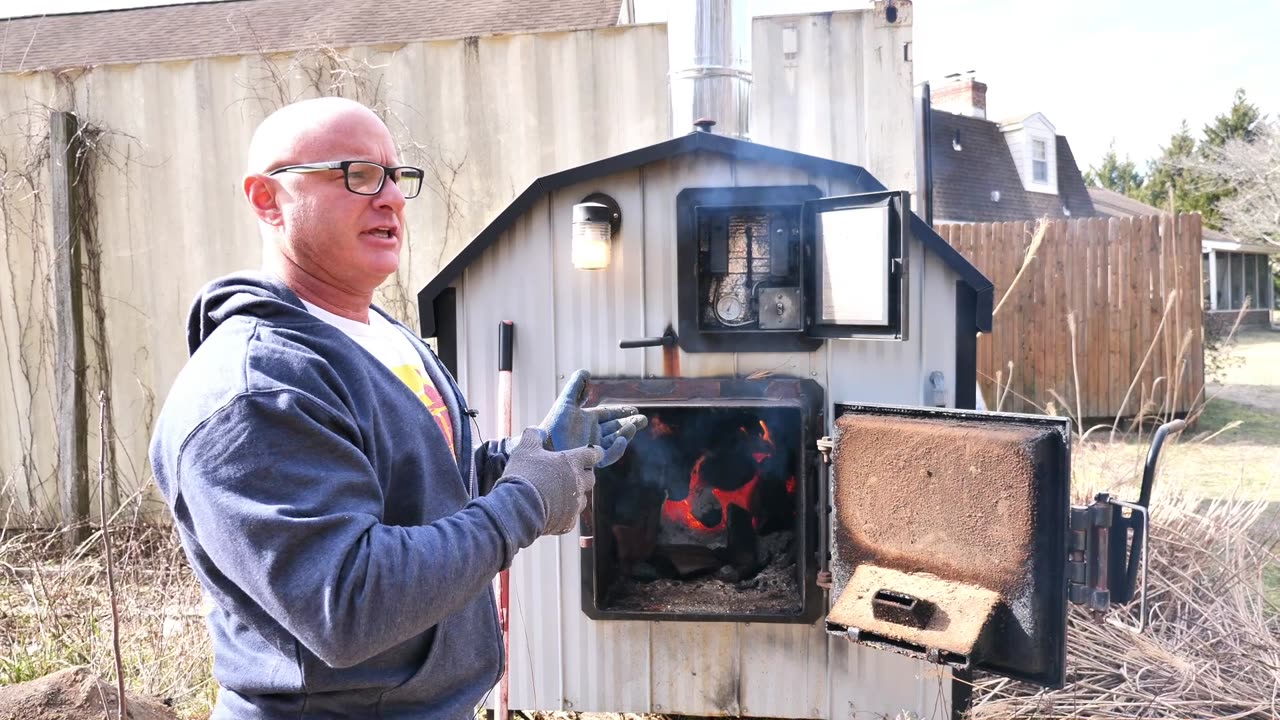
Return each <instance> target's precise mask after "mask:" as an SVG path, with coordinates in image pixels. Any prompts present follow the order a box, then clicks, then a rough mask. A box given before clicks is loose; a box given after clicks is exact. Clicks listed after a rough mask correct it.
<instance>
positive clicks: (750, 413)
mask: <svg viewBox="0 0 1280 720" xmlns="http://www.w3.org/2000/svg"><path fill="white" fill-rule="evenodd" d="M588 267H589V268H592V269H585V268H588ZM991 295H992V288H991V283H990V282H989V281H988V280H987V279H986V278H984V277H983V276H982V274H981V273H979V272H978V271H977V270H975V269H974V268H973V266H972V265H970V264H969V263H968V262H967V261H965V259H964V258H963V257H961V256H960V255H959V254H958V253H956V252H955V251H954V250H953V249H952V248H951V247H949V246H948V245H947V244H946V243H945V242H944V241H943V240H942V239H941V238H940V237H939V236H938V235H937V234H936V233H935V232H934V231H933V230H932V229H931V228H930V227H928V226H927V225H926V224H925V223H924V222H922V221H921V220H920V219H919V218H918V217H916V216H915V215H914V214H913V213H912V212H911V211H910V197H909V195H908V194H907V193H904V192H897V191H890V190H886V189H885V188H884V187H883V186H882V185H880V184H879V183H878V182H877V181H876V180H875V179H874V178H873V177H872V176H871V175H870V174H869V173H867V172H866V171H865V170H863V169H862V168H858V167H855V166H851V165H846V164H843V163H837V162H833V161H830V160H825V159H821V158H816V157H811V156H807V155H801V154H798V153H794V152H790V151H786V150H780V149H778V148H772V147H769V146H765V145H760V144H755V143H750V142H746V141H743V140H737V139H734V138H729V137H725V136H721V135H718V134H714V133H711V132H706V131H705V129H704V130H700V131H695V132H692V133H690V134H688V135H683V136H680V137H677V138H674V139H672V140H668V141H665V142H662V143H659V144H657V145H652V146H649V147H646V148H641V149H639V150H635V151H632V152H629V153H626V154H623V155H619V156H615V157H611V158H606V159H604V160H600V161H597V162H594V163H590V164H588V165H584V166H581V167H577V168H573V169H570V170H566V171H563V172H560V173H556V174H554V175H549V176H547V177H544V178H541V179H539V180H537V181H535V182H534V183H533V185H532V186H531V187H530V188H529V190H527V191H526V192H525V193H523V194H522V195H520V196H519V197H518V198H517V199H516V200H515V201H514V202H513V203H512V204H511V205H510V206H509V207H507V208H506V209H505V210H504V211H503V212H502V213H500V214H499V215H498V217H497V218H496V219H495V220H494V221H493V223H491V224H490V226H489V227H488V228H486V229H485V230H484V231H483V232H482V233H481V234H480V235H479V236H477V237H476V239H475V240H474V241H473V242H472V243H471V244H470V245H469V246H467V247H466V248H465V249H464V250H463V251H462V252H461V253H460V254H459V255H458V256H457V257H456V258H455V259H454V260H453V261H452V262H451V263H449V265H448V266H446V267H445V269H444V270H442V271H441V272H440V273H439V274H438V275H437V276H436V277H435V278H434V279H433V280H431V282H429V283H428V284H427V286H426V287H424V288H423V290H422V291H421V292H420V293H419V308H420V311H421V316H422V318H423V325H424V333H423V334H424V335H425V336H428V337H434V338H435V342H436V345H437V348H438V351H439V354H440V356H441V358H442V359H443V360H444V362H445V363H446V364H447V365H449V366H450V368H451V369H453V370H454V372H455V374H456V375H457V376H458V377H459V378H460V379H461V381H462V384H463V389H464V392H465V393H466V394H467V397H468V401H469V403H470V404H471V407H473V408H477V409H478V410H479V416H478V417H477V419H476V420H477V424H478V426H479V428H480V434H481V435H482V436H484V437H492V436H493V435H494V434H495V433H496V432H497V427H496V425H495V423H494V420H493V415H492V414H486V408H495V407H497V406H498V400H499V398H498V397H497V394H496V390H495V388H496V386H497V383H495V382H494V378H496V377H497V375H498V363H497V358H498V344H497V333H496V332H493V331H492V330H491V329H493V328H496V327H497V326H498V324H499V323H500V322H501V321H508V320H509V321H511V322H513V323H514V326H515V328H516V330H515V344H514V362H513V371H512V378H513V381H512V394H511V407H512V414H513V422H514V424H515V427H516V428H517V429H518V428H519V427H523V426H526V425H530V424H534V423H536V422H538V420H539V419H540V418H541V417H542V414H543V413H545V411H546V408H547V407H549V406H550V404H551V402H552V401H553V400H554V399H555V397H556V395H557V394H558V393H559V391H560V389H561V386H562V385H563V383H564V381H565V380H566V378H567V377H568V376H569V375H570V374H572V372H573V371H574V370H576V369H577V368H580V367H583V368H587V369H588V370H590V371H591V373H592V375H593V380H592V384H591V397H590V399H589V402H591V403H602V404H633V405H637V406H638V407H640V409H641V410H642V411H643V412H645V413H646V414H647V415H649V417H650V419H651V422H650V424H649V426H648V427H647V428H646V429H645V430H643V431H642V432H641V433H640V434H639V435H638V436H637V438H636V440H635V442H634V443H633V444H632V446H631V447H630V448H629V449H628V451H627V453H626V454H625V456H624V458H623V459H622V460H621V461H620V462H618V463H616V464H615V465H612V466H610V467H608V468H604V469H601V470H599V471H598V472H597V485H596V491H595V494H594V496H593V499H592V504H591V506H590V507H589V509H588V511H587V512H586V513H585V514H584V516H583V518H582V523H581V527H580V529H579V531H578V532H577V533H571V534H570V535H568V536H565V537H558V538H545V539H542V540H539V541H538V542H537V543H535V544H534V546H532V547H531V548H529V549H527V550H525V551H523V552H522V553H521V554H520V555H519V556H518V557H517V559H516V562H515V565H514V566H513V568H512V574H511V583H512V588H513V597H512V608H511V615H510V620H511V624H512V630H511V643H512V647H511V652H510V675H509V677H510V683H511V687H510V692H511V707H514V708H522V709H539V710H548V709H573V710H584V711H612V712H655V713H665V714H671V713H677V714H689V715H717V714H731V715H755V716H768V717H797V718H799V717H805V718H808V717H846V716H849V714H850V713H851V712H853V713H863V712H871V713H885V714H888V715H889V716H890V717H892V716H893V715H895V714H897V713H899V712H901V711H904V710H907V711H911V712H914V713H916V715H917V716H918V717H938V716H940V715H939V713H940V712H941V716H945V715H947V714H949V712H950V709H951V708H952V706H953V705H954V706H959V705H962V704H963V702H962V698H961V696H960V690H959V689H958V688H960V687H961V686H960V685H957V689H953V687H952V684H951V682H950V673H951V671H952V670H954V669H956V668H964V669H966V670H969V669H980V670H986V671H990V672H995V673H1000V674H1003V675H1007V676H1009V677H1015V678H1020V679H1024V680H1028V681H1031V682H1036V683H1040V684H1044V685H1056V684H1059V683H1061V682H1062V680H1063V675H1064V659H1065V642H1066V640H1065V632H1066V609H1067V603H1068V599H1069V597H1070V599H1072V600H1075V601H1080V602H1084V603H1086V604H1090V605H1091V606H1093V607H1103V606H1105V604H1106V601H1107V600H1108V599H1109V597H1114V596H1115V595H1120V596H1122V597H1121V598H1120V599H1127V597H1124V593H1123V592H1122V591H1123V589H1124V588H1123V587H1121V586H1120V585H1115V584H1113V583H1111V582H1110V581H1109V578H1108V573H1107V572H1103V570H1102V568H1101V565H1103V564H1106V563H1103V562H1100V561H1102V560H1105V561H1107V562H1109V564H1110V568H1111V570H1112V572H1111V575H1115V574H1116V572H1121V573H1122V574H1123V572H1127V571H1128V570H1129V569H1130V566H1131V565H1132V563H1133V561H1134V560H1135V557H1136V556H1134V555H1132V554H1130V553H1129V552H1128V551H1127V543H1125V542H1120V541H1117V542H1114V543H1110V544H1109V545H1108V544H1106V539H1107V536H1106V530H1107V527H1106V526H1107V525H1109V524H1111V523H1112V520H1113V519H1115V520H1116V521H1117V522H1119V523H1120V524H1121V525H1124V523H1129V522H1133V523H1136V522H1137V520H1133V519H1130V518H1128V516H1127V514H1116V513H1117V512H1118V510H1119V508H1117V507H1116V506H1115V505H1114V504H1110V503H1107V502H1102V501H1100V503H1098V504H1096V505H1097V507H1093V508H1077V509H1075V510H1073V509H1072V508H1071V507H1070V506H1069V496H1068V483H1069V478H1070V450H1071V444H1070V438H1071V433H1070V428H1069V424H1068V421H1067V420H1065V419H1060V418H1050V417H1033V416H1019V415H1007V414H996V413H983V412H976V411H973V410H970V409H967V408H972V407H974V401H975V386H976V335H977V333H980V332H986V331H989V330H990V322H991V307H992V297H991ZM1134 517H1135V518H1136V517H1138V516H1137V515H1135V516H1134ZM1127 528H1128V526H1125V532H1126V533H1127V532H1129V530H1128V529H1127ZM1124 537H1126V538H1127V534H1126V535H1125V536H1124ZM1120 568H1123V570H1118V569H1120ZM886 650H887V651H889V652H885V651H886ZM953 701H955V702H953ZM939 708H944V709H945V710H944V711H940V710H939Z"/></svg>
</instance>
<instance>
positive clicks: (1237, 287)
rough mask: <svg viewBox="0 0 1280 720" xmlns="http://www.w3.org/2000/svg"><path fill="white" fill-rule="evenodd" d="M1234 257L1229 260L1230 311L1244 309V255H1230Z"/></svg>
mask: <svg viewBox="0 0 1280 720" xmlns="http://www.w3.org/2000/svg"><path fill="white" fill-rule="evenodd" d="M1232 255H1235V257H1233V258H1231V309H1232V310H1239V309H1240V308H1242V307H1244V296H1245V292H1246V291H1245V287H1244V258H1245V256H1244V255H1241V254H1239V253H1232Z"/></svg>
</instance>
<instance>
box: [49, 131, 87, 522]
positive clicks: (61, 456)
mask: <svg viewBox="0 0 1280 720" xmlns="http://www.w3.org/2000/svg"><path fill="white" fill-rule="evenodd" d="M79 127H80V125H79V121H78V120H77V119H76V116H75V115H74V114H73V113H69V112H52V113H50V115H49V176H50V180H51V183H50V185H51V189H52V193H51V196H52V205H53V241H54V273H53V288H54V290H53V292H54V314H55V316H56V318H57V332H56V340H55V345H54V377H55V380H56V383H57V424H58V428H57V433H58V500H59V504H60V506H61V510H62V522H63V524H64V525H65V526H66V527H67V531H66V534H65V537H64V539H65V541H66V542H67V543H68V544H69V545H74V544H76V543H79V542H81V541H82V540H84V539H85V538H86V537H88V531H89V528H88V527H87V526H86V525H85V524H84V521H85V520H86V519H88V517H89V475H88V465H89V428H88V423H89V416H88V409H87V408H86V406H85V388H84V380H85V348H84V305H83V291H82V287H83V286H82V284H81V248H80V234H81V233H80V232H79V228H78V224H79V222H80V212H81V208H79V207H77V202H76V195H75V193H74V192H72V189H73V188H74V187H75V184H76V183H77V182H78V181H79V178H78V177H77V175H78V173H77V161H76V160H77V154H78V152H79V150H80V147H79V146H80V141H79Z"/></svg>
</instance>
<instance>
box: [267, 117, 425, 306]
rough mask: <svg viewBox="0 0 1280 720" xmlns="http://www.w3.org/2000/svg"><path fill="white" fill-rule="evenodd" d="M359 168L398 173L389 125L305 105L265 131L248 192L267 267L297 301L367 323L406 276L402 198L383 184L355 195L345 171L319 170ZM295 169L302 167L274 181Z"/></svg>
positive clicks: (269, 121)
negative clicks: (384, 288) (395, 280)
mask: <svg viewBox="0 0 1280 720" xmlns="http://www.w3.org/2000/svg"><path fill="white" fill-rule="evenodd" d="M356 161H362V162H368V163H376V164H378V165H381V166H383V167H396V166H399V157H398V152H397V150H396V145H395V140H394V138H392V137H391V133H390V132H389V131H388V130H387V126H386V125H385V124H383V122H382V120H380V119H379V118H378V116H377V115H374V114H373V112H371V111H370V110H369V109H368V108H366V107H365V106H363V105H361V104H360V103H357V102H353V101H351V100H344V99H342V98H319V99H316V100H304V101H302V102H297V103H293V104H292V105H287V106H285V107H283V108H280V109H279V110H277V111H276V112H274V113H272V114H271V115H270V116H268V117H267V119H266V120H263V121H262V124H261V125H259V126H258V129H257V131H256V132H254V134H253V140H252V142H251V143H250V144H249V157H248V165H249V167H248V173H247V174H246V176H245V178H244V181H243V183H242V186H243V190H244V196H245V199H246V200H247V201H248V202H249V206H250V208H252V209H253V212H254V214H255V215H257V217H258V228H259V230H260V231H261V233H262V239H263V244H262V245H263V247H262V249H263V265H264V267H265V268H266V269H268V270H271V271H273V272H275V273H276V274H278V275H279V276H280V277H281V278H282V279H283V280H284V281H285V283H286V284H288V285H289V287H291V288H293V290H294V291H295V292H297V293H298V295H299V296H300V297H302V298H304V299H307V300H310V301H311V302H314V303H316V304H317V305H319V306H321V307H324V308H326V309H328V310H329V311H330V312H337V313H340V314H343V313H346V315H345V316H347V317H351V318H352V319H356V320H361V321H364V320H365V319H366V318H367V315H368V308H369V304H370V303H371V302H372V297H373V291H374V290H375V289H376V288H377V287H378V286H379V285H380V284H382V282H383V281H385V280H386V278H387V276H388V275H390V274H391V273H393V272H395V271H396V269H397V268H398V267H399V263H400V246H401V243H402V242H403V240H404V232H405V222H404V203H405V197H404V194H403V192H402V191H401V189H400V186H399V185H398V184H397V183H396V181H395V180H391V181H389V182H387V181H385V178H386V177H387V176H385V175H384V176H383V178H384V182H383V183H382V187H381V189H379V190H378V191H377V192H376V193H374V194H372V195H369V194H363V193H357V192H356V191H354V190H352V189H351V187H350V181H349V179H348V178H347V175H346V173H347V170H346V169H344V168H325V167H324V166H323V165H320V164H321V163H342V162H356ZM288 166H303V167H293V168H290V170H289V171H284V172H276V173H272V171H276V170H282V169H283V168H285V167H288ZM361 172H364V173H366V174H367V173H368V172H370V171H369V170H367V169H366V170H362V171H361ZM268 173H272V174H268Z"/></svg>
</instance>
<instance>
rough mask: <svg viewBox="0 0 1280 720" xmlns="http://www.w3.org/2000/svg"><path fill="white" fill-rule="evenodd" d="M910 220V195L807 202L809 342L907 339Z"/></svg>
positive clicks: (866, 195)
mask: <svg viewBox="0 0 1280 720" xmlns="http://www.w3.org/2000/svg"><path fill="white" fill-rule="evenodd" d="M910 220H911V203H910V194H909V193H907V192H905V191H898V192H894V191H884V192H874V193H863V194H859V195H845V196H841V197H825V198H820V199H817V200H809V201H807V202H805V204H804V211H803V226H804V230H803V231H804V240H805V242H804V247H805V258H806V261H807V262H806V268H805V278H804V282H805V289H804V292H805V294H806V295H807V298H808V302H807V307H806V318H805V333H806V334H807V335H809V336H810V337H815V338H853V337H863V338H878V339H885V340H905V339H906V338H907V305H908V303H907V298H908V293H907V287H908V283H907V269H908V268H907V248H908V244H909V243H908V233H909V228H910V227H911V222H910Z"/></svg>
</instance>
